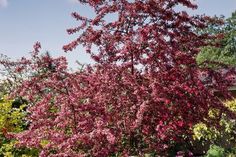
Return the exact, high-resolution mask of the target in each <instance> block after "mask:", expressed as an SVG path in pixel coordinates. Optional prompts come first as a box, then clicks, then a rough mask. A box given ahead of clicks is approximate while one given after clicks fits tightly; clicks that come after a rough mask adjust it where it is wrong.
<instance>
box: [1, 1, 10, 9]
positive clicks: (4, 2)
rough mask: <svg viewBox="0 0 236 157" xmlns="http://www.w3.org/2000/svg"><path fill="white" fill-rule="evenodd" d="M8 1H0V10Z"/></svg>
mask: <svg viewBox="0 0 236 157" xmlns="http://www.w3.org/2000/svg"><path fill="white" fill-rule="evenodd" d="M7 4H8V1H7V0H0V8H4V7H7Z"/></svg>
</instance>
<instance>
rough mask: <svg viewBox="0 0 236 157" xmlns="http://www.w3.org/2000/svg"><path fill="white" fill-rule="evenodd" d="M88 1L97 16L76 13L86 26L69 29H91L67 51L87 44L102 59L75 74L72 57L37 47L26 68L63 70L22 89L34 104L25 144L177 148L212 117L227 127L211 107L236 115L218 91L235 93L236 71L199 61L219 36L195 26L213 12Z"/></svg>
mask: <svg viewBox="0 0 236 157" xmlns="http://www.w3.org/2000/svg"><path fill="white" fill-rule="evenodd" d="M80 2H81V3H83V4H87V5H88V6H90V7H91V8H93V9H94V11H95V13H96V17H94V18H93V19H88V18H86V17H82V16H80V15H79V14H78V13H73V14H72V15H73V17H74V18H76V19H77V20H78V21H80V22H81V25H80V26H78V27H76V28H73V29H68V33H69V34H72V33H76V32H79V31H82V33H81V34H80V35H79V37H78V38H77V39H76V40H75V41H73V42H71V43H70V44H68V45H66V46H64V47H63V48H64V50H65V51H70V50H73V48H75V47H76V46H77V45H78V44H82V45H84V46H85V47H86V48H87V52H88V53H89V54H90V55H91V57H92V58H93V59H94V60H95V61H96V62H97V63H96V64H95V65H94V66H87V67H86V68H85V69H84V70H82V71H80V72H74V73H70V72H68V71H67V63H66V60H65V59H64V58H63V57H61V58H57V59H53V58H51V57H48V56H44V57H39V55H38V52H39V48H40V45H39V43H37V44H36V46H35V50H34V52H33V53H32V59H29V60H27V62H26V61H24V63H26V64H25V66H23V67H22V68H21V69H19V68H18V72H20V71H22V70H26V71H39V69H45V68H46V67H48V65H49V64H50V65H53V70H46V71H43V72H41V73H37V75H30V77H29V78H28V79H27V80H25V81H23V82H22V84H21V85H19V86H18V88H17V90H16V91H15V92H14V94H13V95H20V96H22V97H24V98H25V99H27V100H28V101H29V102H31V103H32V104H31V107H29V108H28V112H29V116H28V121H29V122H30V126H29V129H28V130H27V131H25V132H23V133H20V134H17V135H16V138H17V139H18V140H19V145H23V146H28V147H35V148H38V149H39V150H40V156H42V157H44V156H81V157H82V156H97V157H104V156H112V155H117V156H118V155H120V156H129V155H133V154H140V155H143V154H144V153H148V152H156V153H159V154H161V153H163V154H164V155H167V154H166V153H167V152H166V151H167V150H168V149H169V148H170V147H172V146H173V145H174V144H176V143H180V142H185V141H189V138H190V137H191V135H192V130H191V128H192V126H193V125H194V124H196V123H199V122H205V121H206V119H208V120H207V121H206V124H209V123H211V124H216V125H217V122H218V121H219V119H220V118H214V119H210V117H208V112H209V109H211V108H215V109H218V110H219V115H220V114H221V112H224V113H228V116H231V117H233V116H234V115H233V114H231V113H230V111H228V110H227V108H226V107H225V106H224V105H223V103H222V102H221V101H219V99H218V98H217V97H216V96H215V95H214V91H216V90H218V91H219V92H221V93H222V96H223V97H225V98H227V97H229V93H228V92H227V88H228V87H229V86H230V84H231V80H230V78H231V75H232V73H231V71H230V70H229V71H227V73H224V74H222V73H220V72H217V71H213V70H212V69H208V68H202V69H199V67H198V65H197V64H196V61H195V57H196V55H197V54H198V52H199V47H201V46H204V45H207V41H208V40H209V39H210V38H212V36H209V35H207V34H201V35H199V34H196V33H194V31H193V30H194V29H201V28H204V27H206V23H207V22H208V21H209V20H212V19H211V18H209V17H206V16H190V15H188V13H186V12H184V11H180V12H178V11H176V9H175V7H176V6H177V5H184V6H186V7H188V8H192V9H195V8H196V7H197V6H196V5H194V4H193V3H192V2H191V1H190V0H144V1H138V0H135V1H127V0H117V1H107V0H81V1H80ZM109 14H113V16H114V18H113V19H115V20H114V21H110V20H107V18H106V17H107V15H109ZM19 65H20V64H19ZM223 78H225V79H224V80H223Z"/></svg>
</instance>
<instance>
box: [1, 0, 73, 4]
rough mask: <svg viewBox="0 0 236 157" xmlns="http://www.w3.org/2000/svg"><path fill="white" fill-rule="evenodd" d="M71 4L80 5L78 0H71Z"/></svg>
mask: <svg viewBox="0 0 236 157" xmlns="http://www.w3.org/2000/svg"><path fill="white" fill-rule="evenodd" d="M0 1H1V0H0ZM69 2H70V3H73V4H75V3H78V0H69Z"/></svg>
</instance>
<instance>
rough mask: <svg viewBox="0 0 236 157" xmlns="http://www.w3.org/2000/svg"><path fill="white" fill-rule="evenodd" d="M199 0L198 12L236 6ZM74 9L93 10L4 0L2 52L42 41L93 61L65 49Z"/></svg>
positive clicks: (57, 2)
mask: <svg viewBox="0 0 236 157" xmlns="http://www.w3.org/2000/svg"><path fill="white" fill-rule="evenodd" d="M195 2H196V3H197V4H198V5H199V8H198V10H197V11H194V13H197V14H203V13H205V14H207V15H215V14H216V15H225V16H226V17H229V16H230V15H231V13H232V12H233V11H234V10H236V0H196V1H195ZM73 11H77V12H80V13H81V14H83V15H91V14H92V12H91V10H89V9H88V8H86V7H83V6H81V5H80V4H78V3H77V2H76V0H40V1H39V0H0V53H3V54H6V55H8V56H9V57H11V58H19V57H21V56H28V52H30V51H31V50H32V45H33V44H34V43H35V42H36V41H40V42H41V44H42V47H43V51H46V50H48V51H50V53H51V54H52V55H53V56H60V55H64V56H66V57H67V58H68V60H69V62H70V66H74V65H75V64H74V62H75V60H79V61H80V62H82V63H89V62H90V59H89V57H88V56H87V55H86V54H85V53H84V50H83V49H82V47H78V48H77V49H76V50H74V51H73V52H70V53H67V54H66V53H64V52H63V50H62V46H63V45H64V44H66V43H68V42H69V41H71V40H73V39H75V37H76V36H69V35H68V34H67V33H66V29H67V28H71V27H74V26H76V21H75V20H74V19H73V18H71V16H70V14H71V12H73Z"/></svg>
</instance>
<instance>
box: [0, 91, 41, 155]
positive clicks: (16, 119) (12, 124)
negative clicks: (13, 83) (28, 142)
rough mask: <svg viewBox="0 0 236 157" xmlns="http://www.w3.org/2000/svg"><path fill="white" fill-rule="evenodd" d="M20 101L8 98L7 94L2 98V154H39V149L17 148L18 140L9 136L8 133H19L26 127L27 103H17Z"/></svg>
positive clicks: (0, 151) (0, 137)
mask: <svg viewBox="0 0 236 157" xmlns="http://www.w3.org/2000/svg"><path fill="white" fill-rule="evenodd" d="M18 103H19V102H17V100H16V101H13V100H8V99H7V97H6V96H4V97H3V98H2V99H1V100H0V156H4V157H13V156H22V157H33V156H37V150H34V149H28V148H16V147H15V144H16V143H17V141H16V140H15V139H9V138H7V134H8V133H19V132H21V131H23V130H24V129H25V127H26V121H25V120H24V118H25V116H26V112H25V111H24V110H25V107H26V105H24V104H20V105H16V104H18Z"/></svg>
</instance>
